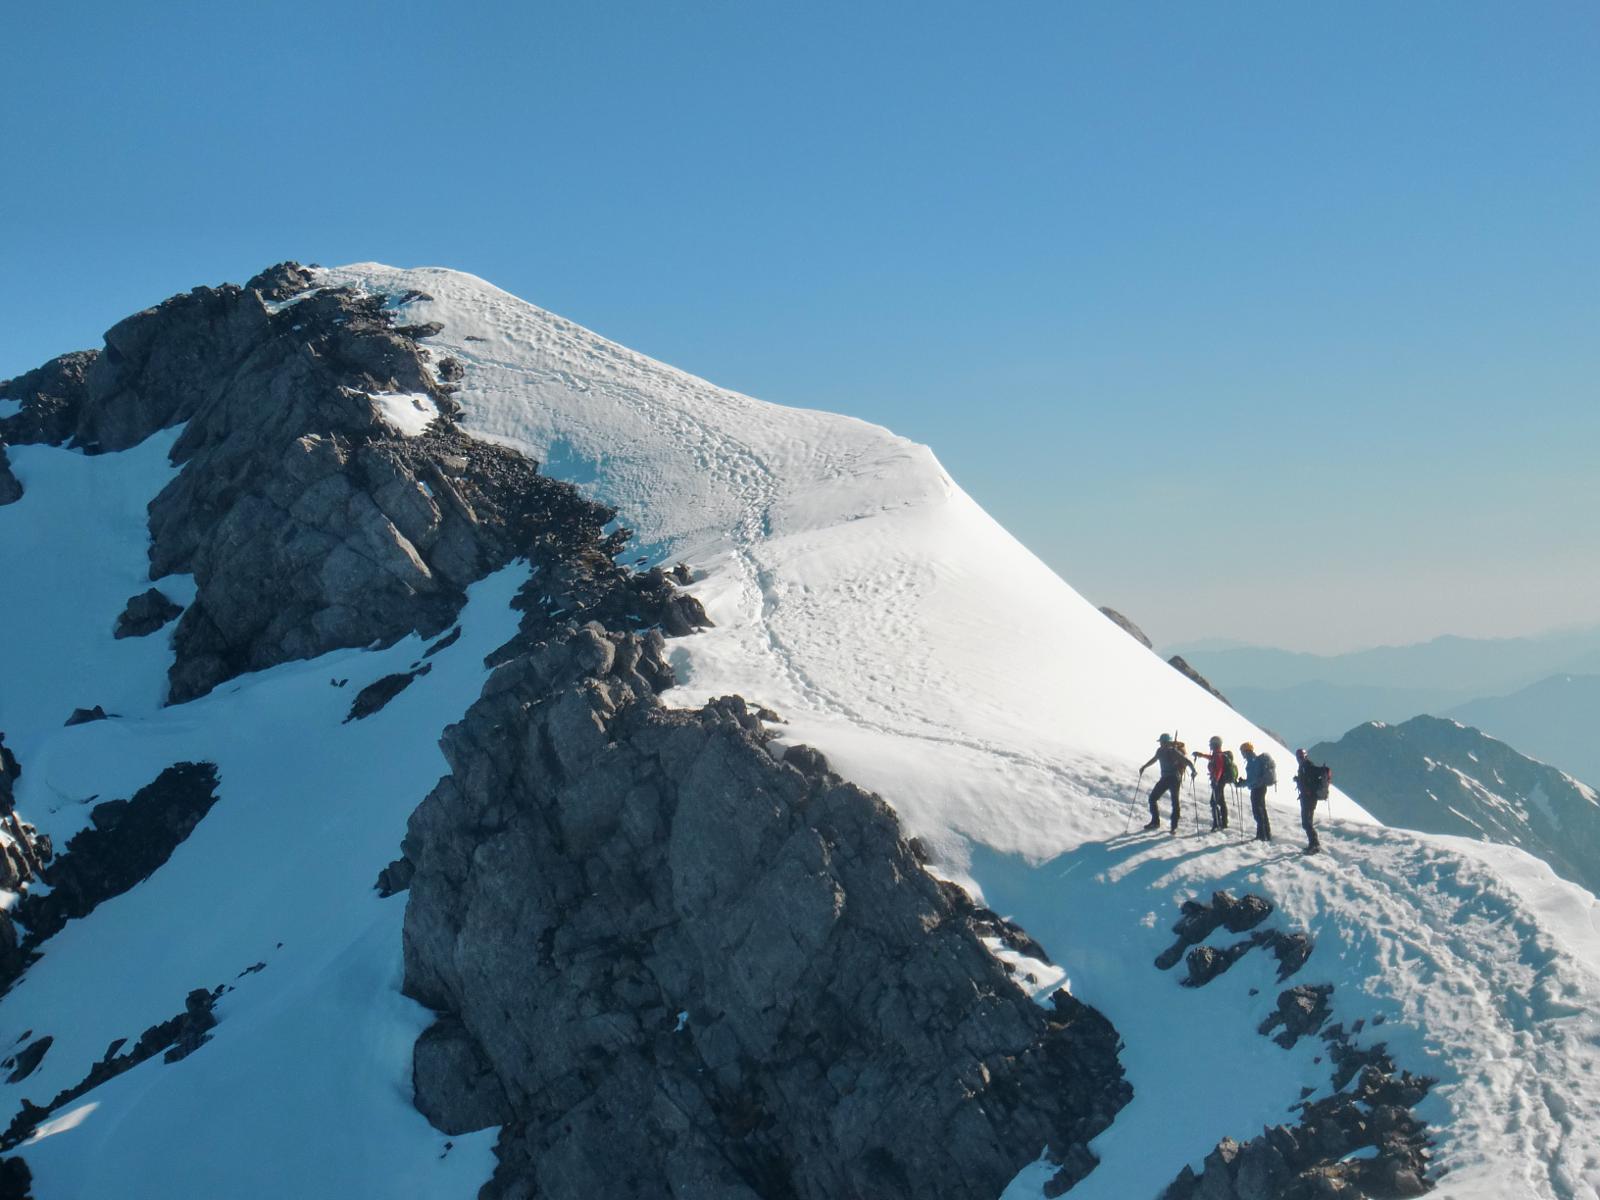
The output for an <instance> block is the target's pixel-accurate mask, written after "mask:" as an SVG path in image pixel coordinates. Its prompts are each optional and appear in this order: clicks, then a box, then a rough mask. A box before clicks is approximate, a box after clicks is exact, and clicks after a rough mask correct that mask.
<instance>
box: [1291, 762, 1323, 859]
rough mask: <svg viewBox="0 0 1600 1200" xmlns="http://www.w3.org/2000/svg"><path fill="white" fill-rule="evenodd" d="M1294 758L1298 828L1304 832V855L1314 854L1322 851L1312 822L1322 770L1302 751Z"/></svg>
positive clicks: (1315, 810) (1315, 811)
mask: <svg viewBox="0 0 1600 1200" xmlns="http://www.w3.org/2000/svg"><path fill="white" fill-rule="evenodd" d="M1294 756H1295V758H1296V759H1298V760H1299V762H1300V769H1299V770H1298V771H1296V772H1295V775H1294V786H1295V787H1296V788H1297V789H1298V790H1299V792H1300V828H1301V829H1304V830H1305V831H1306V853H1307V854H1316V853H1317V852H1318V851H1320V850H1321V849H1322V843H1321V842H1320V841H1319V840H1318V839H1317V830H1316V826H1315V825H1313V824H1312V821H1313V819H1314V818H1315V817H1316V815H1317V784H1318V782H1319V781H1320V779H1321V775H1322V768H1321V767H1319V766H1317V765H1316V763H1314V762H1312V761H1311V759H1310V757H1309V756H1308V755H1307V754H1306V752H1305V751H1304V750H1296V751H1295V752H1294Z"/></svg>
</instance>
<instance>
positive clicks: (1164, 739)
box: [1157, 733, 1172, 746]
mask: <svg viewBox="0 0 1600 1200" xmlns="http://www.w3.org/2000/svg"><path fill="white" fill-rule="evenodd" d="M1157 740H1158V741H1160V743H1161V744H1162V745H1163V746H1166V745H1170V744H1171V742H1172V735H1171V734H1170V733H1163V734H1162V735H1161V737H1160V738H1159V739H1157Z"/></svg>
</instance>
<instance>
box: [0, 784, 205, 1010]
mask: <svg viewBox="0 0 1600 1200" xmlns="http://www.w3.org/2000/svg"><path fill="white" fill-rule="evenodd" d="M216 799H217V771H216V768H215V767H214V766H213V765H212V764H210V763H178V764H177V765H176V766H172V767H168V768H167V769H166V770H164V771H162V772H161V774H160V775H158V776H157V777H156V778H155V780H154V781H153V782H151V783H149V784H147V785H145V786H144V787H142V788H140V789H139V791H137V792H136V793H134V796H133V798H132V799H131V800H127V801H115V800H112V801H107V802H106V803H105V804H101V805H96V806H95V811H94V812H93V813H91V820H92V821H93V822H94V824H93V825H91V827H90V828H87V829H83V830H80V831H79V832H78V833H76V834H74V835H73V836H72V838H71V839H70V840H69V841H68V842H67V846H66V850H65V851H64V852H63V853H62V854H61V856H60V857H59V858H57V859H56V860H55V861H54V862H53V863H51V864H50V866H48V867H46V868H45V871H44V880H45V882H46V883H48V884H49V885H50V891H49V892H48V893H47V894H45V895H43V896H39V895H32V894H30V895H27V896H24V897H23V898H22V901H21V902H20V903H19V904H18V905H17V908H16V910H15V911H16V915H17V917H18V919H19V920H21V922H22V924H23V925H25V926H26V927H27V929H28V936H27V938H26V939H25V940H24V942H23V945H22V949H23V950H24V951H30V950H32V949H33V948H34V947H35V946H37V945H39V943H41V942H43V941H44V940H45V939H46V938H49V937H51V936H52V935H53V934H55V933H57V932H58V931H59V930H60V929H61V927H62V926H63V925H65V924H66V923H67V921H69V920H72V919H75V918H78V917H83V916H87V915H88V914H89V913H90V912H91V911H93V910H94V908H95V907H96V906H97V905H99V904H100V903H102V902H103V901H105V900H109V899H110V898H111V897H112V896H118V895H121V894H122V893H123V892H125V891H127V890H128V889H129V888H131V887H133V886H134V885H135V884H137V883H139V882H141V881H142V880H144V879H147V878H148V877H149V876H150V875H151V873H152V872H154V871H155V870H156V868H158V867H159V866H161V864H162V863H164V862H166V861H167V859H168V858H169V857H170V856H171V854H172V852H173V850H174V849H175V848H176V847H177V846H178V844H179V843H181V842H182V841H183V840H184V839H185V838H186V837H188V836H189V834H190V832H191V831H193V829H194V827H195V826H196V825H198V824H199V823H200V820H201V818H202V817H204V816H205V815H206V813H207V812H209V811H210V809H211V806H212V804H214V803H215V802H216ZM5 982H9V980H6V981H5Z"/></svg>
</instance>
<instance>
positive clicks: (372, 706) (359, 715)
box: [344, 663, 433, 725]
mask: <svg viewBox="0 0 1600 1200" xmlns="http://www.w3.org/2000/svg"><path fill="white" fill-rule="evenodd" d="M431 670H433V666H432V664H430V663H424V664H423V665H422V666H420V667H416V668H414V669H412V670H410V671H399V672H396V673H395V674H393V675H385V676H384V677H383V678H382V679H380V680H378V681H377V682H375V683H369V684H367V686H366V687H364V688H362V689H361V690H360V691H359V692H357V693H356V698H355V700H354V702H352V703H351V705H350V713H349V715H348V716H346V717H345V719H344V720H345V724H346V725H348V724H349V723H350V722H351V721H360V720H362V719H363V718H366V717H370V716H372V714H373V713H376V712H379V711H381V710H382V709H383V707H384V706H385V705H386V704H388V703H389V701H391V700H393V699H394V698H395V697H396V696H398V695H399V694H400V693H401V692H403V691H405V690H406V689H407V688H408V687H410V686H411V683H412V681H413V680H415V679H418V678H420V677H421V676H423V675H426V674H427V673H428V672H429V671H431Z"/></svg>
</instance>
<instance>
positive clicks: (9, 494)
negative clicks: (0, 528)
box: [0, 439, 22, 505]
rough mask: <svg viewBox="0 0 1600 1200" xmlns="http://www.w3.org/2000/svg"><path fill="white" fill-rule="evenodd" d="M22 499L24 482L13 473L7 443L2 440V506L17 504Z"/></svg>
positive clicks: (0, 467)
mask: <svg viewBox="0 0 1600 1200" xmlns="http://www.w3.org/2000/svg"><path fill="white" fill-rule="evenodd" d="M21 499H22V481H21V480H19V479H18V478H17V477H16V475H15V474H14V473H13V472H12V470H11V459H10V457H9V456H8V455H7V454H6V444H5V441H4V439H0V505H4V504H15V503H16V502H17V501H18V500H21Z"/></svg>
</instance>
